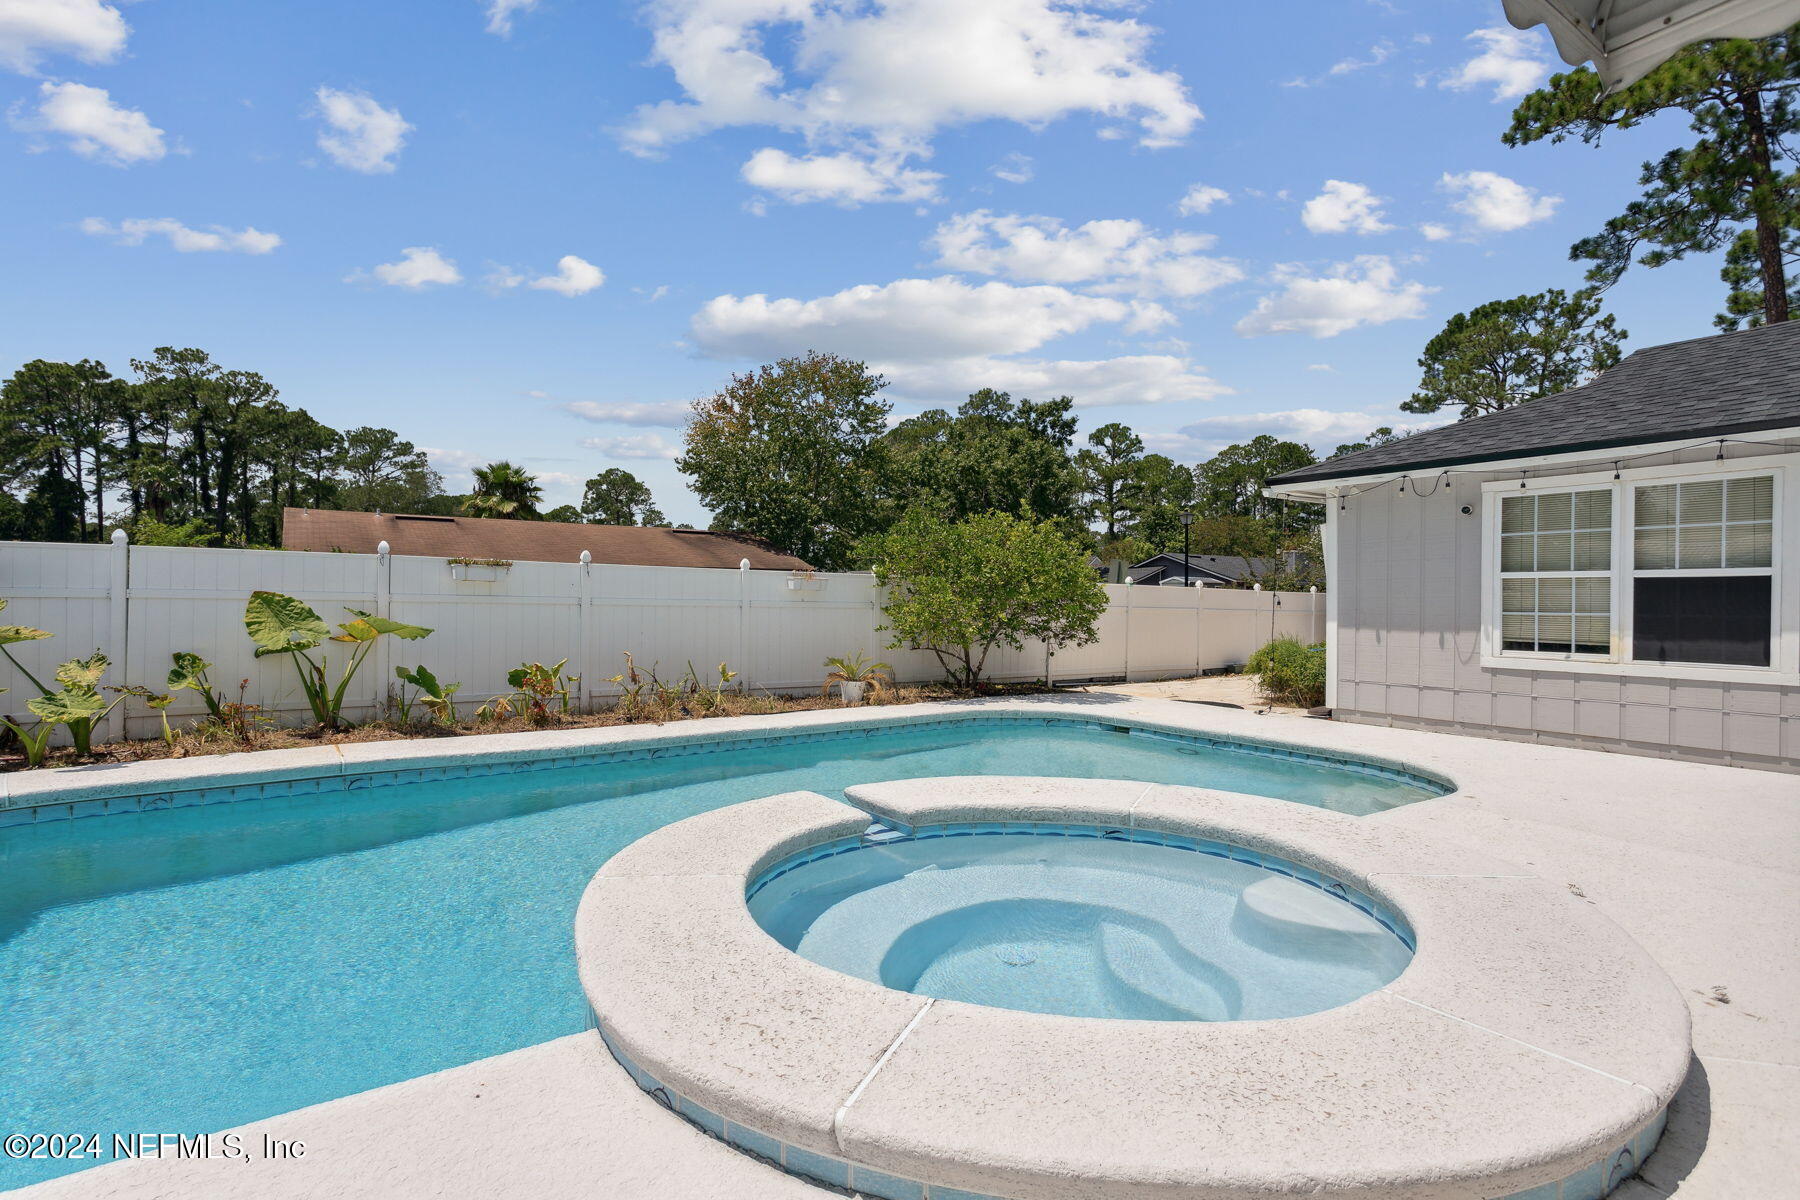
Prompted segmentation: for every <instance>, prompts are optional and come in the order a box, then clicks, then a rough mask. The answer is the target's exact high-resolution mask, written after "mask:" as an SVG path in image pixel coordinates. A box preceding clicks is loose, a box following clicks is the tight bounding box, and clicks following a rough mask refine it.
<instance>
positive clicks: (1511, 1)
mask: <svg viewBox="0 0 1800 1200" xmlns="http://www.w3.org/2000/svg"><path fill="white" fill-rule="evenodd" d="M1502 3H1503V4H1504V5H1505V7H1506V19H1507V20H1508V21H1511V22H1512V24H1513V26H1514V27H1515V28H1517V29H1529V28H1531V27H1532V26H1533V25H1545V26H1548V27H1549V30H1550V36H1551V37H1552V38H1553V39H1555V41H1556V51H1557V53H1558V54H1560V55H1562V59H1563V61H1564V62H1566V63H1569V64H1571V65H1575V66H1579V65H1580V64H1582V63H1584V62H1590V61H1591V62H1592V63H1593V64H1594V69H1595V70H1596V71H1598V72H1599V73H1600V77H1601V78H1602V79H1603V80H1605V81H1606V86H1607V88H1608V90H1616V89H1618V88H1622V87H1625V86H1626V85H1628V84H1632V83H1635V82H1637V81H1638V80H1639V79H1642V78H1643V77H1644V76H1645V75H1647V74H1649V73H1650V72H1651V71H1652V70H1654V69H1655V68H1657V67H1658V66H1660V65H1662V64H1663V63H1664V62H1667V61H1668V60H1669V59H1670V58H1672V57H1673V56H1674V55H1675V53H1676V51H1678V50H1680V49H1681V48H1682V47H1683V46H1686V45H1688V44H1689V43H1691V42H1699V41H1706V40H1707V39H1709V38H1727V37H1768V36H1769V35H1770V34H1774V33H1780V32H1781V31H1782V30H1783V29H1786V28H1787V27H1788V26H1790V25H1792V24H1794V23H1795V22H1800V0H1502Z"/></svg>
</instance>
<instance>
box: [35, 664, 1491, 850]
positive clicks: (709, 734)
mask: <svg viewBox="0 0 1800 1200" xmlns="http://www.w3.org/2000/svg"><path fill="white" fill-rule="evenodd" d="M1125 710H1129V711H1125ZM1109 712H1110V713H1112V714H1113V715H1111V716H1108V715H1106V714H1108V713H1109ZM1184 715H1185V714H1184ZM1008 719H1023V720H1038V719H1066V720H1074V721H1082V722H1101V723H1109V722H1111V723H1116V724H1120V725H1126V726H1130V727H1133V728H1135V729H1141V730H1143V731H1145V732H1149V733H1165V734H1169V735H1173V736H1177V737H1181V738H1186V739H1200V740H1203V741H1209V742H1214V743H1225V744H1229V743H1238V744H1241V745H1244V746H1248V747H1251V748H1253V749H1257V750H1259V751H1264V752H1269V753H1275V754H1279V755H1283V756H1287V757H1292V758H1297V759H1302V760H1325V761H1329V762H1334V763H1342V764H1344V765H1346V766H1349V767H1351V768H1352V769H1355V768H1359V767H1361V768H1367V769H1370V770H1372V771H1374V772H1377V773H1392V774H1398V775H1400V776H1406V777H1411V779H1410V781H1411V782H1415V783H1417V784H1420V785H1424V786H1432V787H1436V788H1440V789H1442V792H1443V794H1445V795H1452V794H1455V793H1456V791H1457V790H1458V789H1457V783H1456V779H1455V777H1454V776H1453V775H1452V774H1451V773H1450V772H1449V771H1447V770H1445V769H1444V768H1443V766H1440V765H1437V764H1432V765H1421V764H1419V763H1415V762H1410V761H1402V760H1399V759H1393V758H1388V757H1386V756H1383V755H1380V754H1371V753H1367V752H1364V751H1361V750H1358V749H1338V748H1334V747H1325V746H1321V745H1319V744H1317V743H1316V742H1313V741H1309V740H1307V739H1304V738H1301V737H1293V738H1283V737H1272V736H1268V735H1267V734H1266V733H1263V732H1262V731H1260V730H1259V731H1256V732H1249V733H1240V732H1237V731H1224V730H1220V729H1218V728H1217V727H1215V726H1211V725H1207V724H1205V723H1202V722H1193V723H1188V722H1183V721H1178V720H1171V719H1169V717H1168V715H1167V714H1159V713H1154V712H1152V713H1148V714H1147V713H1145V712H1143V711H1142V706H1141V705H1138V704H1131V703H1127V704H1124V705H1119V704H1117V702H1113V701H1109V700H1106V699H1096V698H1092V697H1087V696H1083V697H1079V698H1076V697H1069V696H1054V695H1053V696H1045V697H1042V698H1003V699H987V700H982V699H977V700H951V701H933V702H930V703H925V704H912V705H904V706H899V705H895V706H879V707H855V708H844V709H835V710H832V709H814V710H810V711H806V712H800V713H784V714H777V715H772V716H761V717H722V718H704V719H696V720H689V721H676V722H670V723H668V724H664V725H614V726H602V727H595V728H584V729H568V730H546V731H543V732H537V733H502V734H476V735H471V736H467V737H457V738H446V739H436V738H433V739H422V740H412V741H408V740H395V741H387V742H348V743H333V744H331V745H324V746H306V747H297V748H293V749H285V750H260V751H245V752H239V753H233V754H221V755H208V756H205V757H201V758H179V759H152V760H147V761H144V762H130V763H91V764H86V765H82V766H74V767H56V768H51V769H48V770H38V771H15V772H7V773H5V774H0V827H3V826H4V825H7V824H12V823H15V822H14V821H9V820H7V817H8V815H9V814H18V813H19V812H20V811H21V810H26V809H33V810H46V809H51V808H56V807H58V806H67V808H68V811H67V812H60V813H57V814H55V815H57V816H97V815H104V814H106V813H109V812H113V811H133V812H135V811H141V810H142V809H143V808H145V807H156V808H161V807H181V806H182V803H181V801H180V800H178V799H176V797H185V796H188V795H189V794H191V793H196V792H211V791H215V790H226V789H259V790H260V791H259V792H258V793H256V794H271V795H273V794H282V795H286V794H292V793H294V792H296V791H317V790H326V783H327V781H350V780H368V781H372V780H373V777H376V776H382V775H395V776H398V778H395V779H391V780H386V781H384V782H415V781H417V780H418V779H421V778H425V777H426V773H429V772H438V773H445V772H455V773H457V774H463V773H474V771H475V768H476V766H477V764H479V767H480V768H481V771H482V772H483V773H485V772H498V771H501V770H539V769H555V768H560V767H570V766H581V765H587V764H588V763H589V762H591V761H600V760H604V759H606V758H607V757H608V756H610V755H613V754H618V753H621V752H625V753H629V752H631V751H633V750H638V749H642V750H643V751H645V753H646V756H650V755H654V754H655V753H657V752H660V751H666V750H671V749H676V748H682V747H694V746H701V745H704V746H707V747H709V748H715V749H717V748H724V747H727V746H729V745H731V744H735V743H745V742H751V743H754V742H758V741H775V740H779V739H782V738H789V737H794V736H800V735H809V734H814V735H822V734H829V733H841V732H846V731H854V730H856V729H858V728H861V727H864V726H869V725H879V726H882V727H884V728H902V727H905V726H909V725H925V724H937V723H942V722H944V721H956V720H1008ZM1295 732H1296V733H1298V732H1299V731H1298V730H1296V731H1295ZM362 785H363V786H366V783H364V784H362ZM338 786H340V787H356V786H359V784H358V783H355V782H348V783H341V784H339V785H338ZM331 790H337V788H335V787H334V788H332V789H331ZM136 798H145V799H147V800H150V801H153V802H152V803H134V804H130V805H112V804H109V803H108V802H110V801H115V800H133V799H136ZM189 802H192V800H190V801H189ZM202 802H204V801H202ZM37 815H38V816H39V817H43V816H48V815H50V814H48V813H38V814H37Z"/></svg>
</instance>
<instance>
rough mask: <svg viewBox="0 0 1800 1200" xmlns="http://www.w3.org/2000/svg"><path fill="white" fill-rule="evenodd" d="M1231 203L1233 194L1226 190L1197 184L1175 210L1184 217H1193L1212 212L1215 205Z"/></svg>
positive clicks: (1189, 190) (1188, 191)
mask: <svg viewBox="0 0 1800 1200" xmlns="http://www.w3.org/2000/svg"><path fill="white" fill-rule="evenodd" d="M1230 203H1231V193H1230V192H1228V191H1226V190H1225V189H1224V188H1217V187H1213V186H1212V185H1210V184H1205V183H1196V184H1195V185H1194V186H1193V187H1191V188H1189V189H1188V190H1187V195H1185V196H1183V197H1182V198H1181V203H1179V204H1177V205H1176V206H1175V208H1176V210H1177V211H1178V212H1180V213H1181V215H1182V216H1184V217H1193V216H1202V215H1204V214H1206V213H1209V212H1211V211H1212V210H1213V207H1214V206H1215V205H1219V204H1230Z"/></svg>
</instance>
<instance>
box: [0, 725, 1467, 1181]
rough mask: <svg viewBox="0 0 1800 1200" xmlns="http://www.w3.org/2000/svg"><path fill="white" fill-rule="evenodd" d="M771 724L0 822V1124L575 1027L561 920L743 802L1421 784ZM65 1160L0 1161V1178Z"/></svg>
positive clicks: (978, 733)
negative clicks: (663, 753) (1115, 786)
mask: <svg viewBox="0 0 1800 1200" xmlns="http://www.w3.org/2000/svg"><path fill="white" fill-rule="evenodd" d="M775 732H776V731H775V730H773V729H772V730H771V733H770V737H769V738H761V739H752V740H748V741H731V742H719V743H713V744H710V745H709V746H707V747H705V748H704V750H705V752H698V753H697V752H693V751H694V748H693V747H685V748H682V749H681V750H680V751H679V752H678V753H679V755H680V756H679V757H662V758H649V759H646V758H642V757H639V758H635V759H625V758H623V757H622V756H621V757H620V758H619V759H618V760H615V761H599V762H596V763H594V764H593V765H584V766H573V767H564V768H559V769H556V770H544V771H518V772H514V773H510V774H490V775H481V776H474V777H469V778H458V779H439V780H432V781H429V782H416V783H394V784H391V785H388V786H373V787H368V788H366V789H362V788H359V789H358V790H353V791H338V792H327V793H321V794H315V795H298V796H293V797H291V798H285V799H257V800H242V801H239V802H236V803H216V804H213V803H209V804H206V805H204V806H199V807H184V808H170V809H166V810H157V811H148V812H143V813H123V814H116V815H108V816H104V817H95V818H88V819H82V820H63V821H53V822H41V821H40V822H39V823H37V824H34V825H26V826H14V827H10V828H5V829H0V881H3V882H0V1011H3V1012H4V1020H0V1129H7V1130H43V1131H76V1130H90V1131H107V1130H133V1129H136V1130H144V1129H150V1130H162V1131H176V1130H180V1131H186V1132H193V1131H201V1130H217V1129H224V1128H227V1127H230V1126H232V1125H237V1124H241V1123H243V1122H245V1121H250V1120H255V1119H257V1118H260V1117H265V1116H270V1115H273V1114H275V1113H278V1112H286V1111H288V1110H290V1109H295V1108H299V1107H301V1106H303V1105H307V1104H314V1103H317V1102H319V1101H323V1100H329V1099H333V1098H335V1097H338V1096H345V1095H349V1094H351V1093H353V1092H358V1091H362V1090H365V1089H367V1088H371V1087H376V1086H379V1085H381V1084H385V1083H392V1082H395V1081H397V1080H401V1079H409V1078H412V1077H414V1076H417V1075H423V1074H426V1073H428V1072H431V1071H436V1070H441V1069H443V1068H445V1067H451V1066H456V1065H458V1064H461V1063H466V1062H471V1061H473V1060H475V1059H478V1058H482V1057H485V1056H487V1055H492V1054H499V1053H502V1052H504V1051H507V1050H514V1049H517V1048H519V1047H521V1046H527V1045H531V1044H533V1043H536V1042H541V1041H545V1040H547V1039H550V1038H554V1037H560V1036H562V1035H564V1034H569V1033H575V1032H579V1031H580V1030H582V1029H584V1028H586V1026H587V1020H588V1016H587V1006H586V1001H585V1000H584V998H583V996H582V993H581V989H580V987H579V986H578V984H577V982H576V976H575V965H574V955H573V953H572V950H571V946H570V932H569V931H570V927H571V923H572V921H573V918H574V913H575V908H576V905H577V903H578V901H579V899H580V896H581V892H582V889H583V887H584V886H585V885H586V883H587V881H588V880H589V878H590V877H591V876H592V875H593V873H594V872H595V871H596V870H597V869H598V868H599V866H600V865H601V864H602V863H604V862H605V861H606V860H607V859H608V858H610V857H611V856H612V855H613V854H615V853H616V852H618V851H619V850H620V849H622V848H623V847H625V846H626V845H628V844H630V843H631V842H632V841H634V840H636V839H637V838H638V837H640V836H642V835H643V834H645V833H648V832H649V831H651V830H653V829H657V828H659V827H661V826H663V825H667V824H669V823H670V822H672V821H676V820H680V819H681V818H684V817H688V816H692V815H694V814H695V813H700V812H705V811H708V810H711V809H715V808H720V807H723V806H725V805H728V804H734V803H737V802H739V801H743V800H748V799H752V798H754V797H757V796H766V795H769V794H771V793H775V792H782V791H788V790H794V789H801V788H805V789H811V790H815V791H820V792H825V793H828V794H831V793H836V792H840V791H841V790H842V789H843V788H845V787H847V786H849V785H851V784H854V783H866V782H872V781H877V780H886V779H905V778H918V777H925V776H939V775H959V774H960V775H971V774H998V775H1050V776H1065V777H1080V778H1115V779H1138V780H1145V781H1149V782H1160V783H1186V784H1196V785H1201V786H1208V787H1216V788H1221V789H1225V790H1230V791H1242V792H1253V793H1259V794H1262V795H1271V796H1278V797H1282V798H1285V799H1289V800H1294V801H1298V802H1300V803H1303V804H1313V805H1319V806H1322V807H1328V808H1333V809H1337V810H1339V811H1343V812H1349V813H1353V814H1363V813H1369V812H1375V811H1379V810H1381V809H1385V808H1391V807H1394V806H1396V805H1399V804H1405V803H1408V802H1410V801H1413V800H1418V799H1423V798H1425V797H1427V796H1431V795H1437V794H1441V792H1442V790H1443V789H1441V788H1433V787H1431V786H1430V785H1429V784H1428V782H1427V781H1425V780H1423V779H1416V778H1415V779H1408V778H1406V777H1404V776H1401V775H1398V774H1383V773H1381V772H1376V771H1370V770H1366V769H1355V768H1343V767H1336V766H1332V765H1330V764H1329V763H1325V762H1320V761H1305V760H1297V759H1293V758H1288V757H1281V756H1279V755H1270V754H1265V753H1252V752H1248V751H1246V750H1243V749H1232V748H1228V747H1221V746H1216V745H1208V744H1206V743H1204V742H1202V741H1192V740H1188V741H1184V740H1182V739H1179V738H1176V737H1168V736H1161V735H1152V734H1146V733H1144V732H1142V731H1139V732H1137V733H1132V734H1130V735H1129V736H1127V735H1126V733H1125V732H1123V731H1122V729H1119V728H1111V727H1107V726H1104V725H1097V724H1096V723H1093V722H1089V721H1077V720H1071V721H1058V720H1055V719H1043V718H1040V719H1036V720H1031V721H1024V720H1018V719H996V718H975V719H970V718H961V719H955V720H944V721H940V722H936V723H934V724H930V725H901V726H888V727H883V728H869V727H866V726H864V727H860V728H855V729H851V730H843V731H834V732H831V733H818V732H811V733H805V734H804V740H791V741H784V742H782V743H780V744H777V743H775V742H774V741H773V740H772V739H773V737H774V736H775ZM786 732H787V733H789V734H793V733H796V732H802V731H794V730H789V731H786ZM640 753H641V752H640ZM668 753H671V754H673V753H677V752H676V751H671V752H668ZM370 782H375V783H378V784H379V783H380V782H381V778H380V777H379V776H377V777H375V778H374V779H373V780H371V781H370ZM80 1165H83V1164H78V1163H66V1162H49V1161H41V1160H40V1161H19V1160H7V1159H0V1187H9V1186H17V1185H20V1184H24V1183H28V1182H31V1181H32V1180H35V1179H40V1178H44V1177H47V1176H50V1175H55V1174H61V1173H63V1172H65V1171H67V1170H70V1169H74V1168H76V1167H78V1166H80Z"/></svg>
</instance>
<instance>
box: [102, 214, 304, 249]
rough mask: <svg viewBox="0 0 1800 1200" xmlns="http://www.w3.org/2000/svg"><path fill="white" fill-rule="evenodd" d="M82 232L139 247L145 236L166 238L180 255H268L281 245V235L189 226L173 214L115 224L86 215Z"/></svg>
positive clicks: (133, 219) (132, 218)
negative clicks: (229, 253)
mask: <svg viewBox="0 0 1800 1200" xmlns="http://www.w3.org/2000/svg"><path fill="white" fill-rule="evenodd" d="M81 231H82V232H83V233H86V234H90V235H92V236H93V237H105V238H111V239H112V240H114V241H116V242H118V243H119V244H120V245H122V246H141V245H143V244H144V241H145V239H146V238H149V237H152V236H157V237H165V238H168V239H169V245H170V246H172V247H174V248H175V249H176V250H178V251H180V252H181V253H182V254H192V253H195V252H198V251H228V252H232V253H236V254H267V253H269V252H270V251H271V250H273V249H275V248H276V247H277V246H279V245H281V235H279V234H274V233H264V232H263V231H262V230H260V229H252V228H251V227H249V226H248V225H246V226H245V227H244V228H242V229H229V228H227V227H225V226H224V225H209V226H207V227H206V228H205V229H190V228H189V227H188V226H186V225H183V224H182V223H181V222H180V221H177V220H175V219H173V218H172V217H131V218H128V219H127V220H124V221H120V222H119V223H118V224H117V225H114V224H113V223H112V222H110V221H104V220H102V219H100V218H99V217H89V218H87V219H86V220H84V221H83V222H82V223H81Z"/></svg>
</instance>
